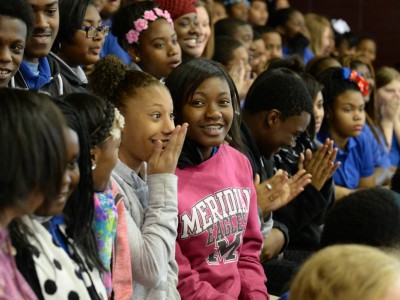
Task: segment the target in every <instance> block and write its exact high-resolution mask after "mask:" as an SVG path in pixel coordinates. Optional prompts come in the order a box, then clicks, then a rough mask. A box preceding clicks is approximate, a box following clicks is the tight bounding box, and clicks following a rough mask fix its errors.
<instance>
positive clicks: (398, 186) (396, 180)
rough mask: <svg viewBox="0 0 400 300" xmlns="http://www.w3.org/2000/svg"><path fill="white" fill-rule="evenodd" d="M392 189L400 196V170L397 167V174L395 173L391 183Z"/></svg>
mask: <svg viewBox="0 0 400 300" xmlns="http://www.w3.org/2000/svg"><path fill="white" fill-rule="evenodd" d="M390 188H391V190H392V191H395V192H396V193H399V194H400V168H399V166H397V168H396V172H394V174H393V177H392V180H391V182H390Z"/></svg>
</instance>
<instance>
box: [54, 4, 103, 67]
mask: <svg viewBox="0 0 400 300" xmlns="http://www.w3.org/2000/svg"><path fill="white" fill-rule="evenodd" d="M82 26H89V27H90V26H93V27H99V26H101V18H100V15H99V12H98V11H97V9H96V8H95V7H94V6H93V5H89V6H88V7H87V9H86V13H85V16H84V18H83V23H82ZM103 44H104V35H103V34H102V33H101V32H98V33H97V36H96V37H95V38H87V37H86V32H85V31H84V30H76V31H75V33H74V35H73V36H72V39H71V41H70V42H67V41H63V42H62V43H61V48H60V50H59V52H58V53H57V54H58V55H59V56H60V57H61V58H62V59H63V60H64V61H65V62H66V63H67V64H68V65H69V66H71V67H77V66H80V65H81V66H82V65H83V66H86V65H91V64H94V63H95V62H96V61H98V60H99V59H100V52H101V48H102V47H103Z"/></svg>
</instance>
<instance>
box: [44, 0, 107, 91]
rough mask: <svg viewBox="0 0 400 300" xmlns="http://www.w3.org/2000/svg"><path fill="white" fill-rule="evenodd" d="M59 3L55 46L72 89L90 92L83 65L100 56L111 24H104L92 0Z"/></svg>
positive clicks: (61, 67)
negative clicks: (87, 87)
mask: <svg viewBox="0 0 400 300" xmlns="http://www.w3.org/2000/svg"><path fill="white" fill-rule="evenodd" d="M59 6H60V27H59V31H58V35H57V37H56V40H55V43H54V45H53V47H52V50H53V52H54V53H56V54H57V56H55V58H56V59H57V61H58V63H59V65H60V69H61V74H62V75H63V76H64V77H65V78H66V80H67V81H68V83H69V85H70V90H68V92H69V93H71V92H86V85H87V77H86V74H85V72H84V71H83V69H82V68H83V67H85V66H88V65H92V64H94V63H95V62H96V61H98V60H99V59H100V52H101V49H102V47H103V44H104V38H105V37H106V36H107V35H108V32H109V30H110V28H109V27H108V26H103V25H102V21H101V17H100V15H99V12H98V11H97V9H96V7H95V6H94V5H93V4H91V3H90V0H80V1H75V0H60V2H59Z"/></svg>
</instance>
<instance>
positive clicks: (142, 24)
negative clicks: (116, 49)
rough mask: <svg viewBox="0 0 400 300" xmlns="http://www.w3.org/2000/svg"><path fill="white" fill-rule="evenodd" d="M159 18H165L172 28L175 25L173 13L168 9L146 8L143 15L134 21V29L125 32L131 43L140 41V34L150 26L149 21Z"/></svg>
mask: <svg viewBox="0 0 400 300" xmlns="http://www.w3.org/2000/svg"><path fill="white" fill-rule="evenodd" d="M158 18H164V19H165V20H167V22H168V23H169V24H171V26H172V28H173V27H174V21H172V19H171V15H170V14H169V12H168V11H166V10H164V11H163V10H161V9H159V8H154V9H153V10H146V11H145V12H144V13H143V17H142V18H140V19H138V20H136V21H135V22H133V27H134V28H133V29H131V30H129V31H128V32H127V34H125V38H126V40H127V41H128V43H129V44H133V43H138V41H139V35H140V33H141V32H142V31H143V30H146V29H147V28H148V27H149V21H152V22H154V21H155V20H157V19H158Z"/></svg>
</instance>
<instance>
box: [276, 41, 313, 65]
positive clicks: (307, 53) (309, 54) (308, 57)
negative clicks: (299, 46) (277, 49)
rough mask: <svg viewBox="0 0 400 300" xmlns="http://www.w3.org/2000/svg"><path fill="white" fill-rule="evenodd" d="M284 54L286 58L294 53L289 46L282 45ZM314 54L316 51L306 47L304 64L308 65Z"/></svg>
mask: <svg viewBox="0 0 400 300" xmlns="http://www.w3.org/2000/svg"><path fill="white" fill-rule="evenodd" d="M282 55H283V57H284V58H286V57H289V56H291V55H293V52H292V51H290V50H289V48H288V47H286V46H282ZM314 56H315V55H314V53H312V52H311V50H310V49H308V48H306V49H305V50H304V54H303V57H302V59H303V62H304V65H306V64H307V63H308V62H309V61H310V60H311V59H312V58H313V57H314Z"/></svg>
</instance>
